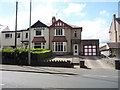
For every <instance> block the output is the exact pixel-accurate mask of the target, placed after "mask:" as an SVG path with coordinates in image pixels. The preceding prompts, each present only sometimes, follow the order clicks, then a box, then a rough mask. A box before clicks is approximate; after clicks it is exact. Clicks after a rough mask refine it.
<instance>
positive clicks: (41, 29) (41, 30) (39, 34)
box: [35, 27, 44, 36]
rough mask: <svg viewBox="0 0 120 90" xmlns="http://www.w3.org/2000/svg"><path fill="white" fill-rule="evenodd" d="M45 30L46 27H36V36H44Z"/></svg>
mask: <svg viewBox="0 0 120 90" xmlns="http://www.w3.org/2000/svg"><path fill="white" fill-rule="evenodd" d="M43 31H44V28H43V27H41V28H36V29H35V35H36V36H43Z"/></svg>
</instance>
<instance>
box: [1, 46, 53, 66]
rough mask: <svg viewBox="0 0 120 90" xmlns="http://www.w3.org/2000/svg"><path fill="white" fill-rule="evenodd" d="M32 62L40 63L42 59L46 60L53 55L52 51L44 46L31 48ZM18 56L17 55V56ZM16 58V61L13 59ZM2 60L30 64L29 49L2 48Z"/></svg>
mask: <svg viewBox="0 0 120 90" xmlns="http://www.w3.org/2000/svg"><path fill="white" fill-rule="evenodd" d="M15 52H16V53H15ZM30 53H31V63H32V64H39V63H40V62H41V61H43V60H46V59H47V58H50V57H52V51H51V50H46V49H42V48H37V49H31V50H30ZM15 56H16V57H15ZM14 58H15V59H16V61H13V60H14ZM2 60H3V63H6V62H7V63H10V62H11V63H12V62H14V63H15V62H16V63H17V64H25V65H26V64H28V49H24V48H20V49H16V50H14V49H11V48H7V49H3V50H2Z"/></svg>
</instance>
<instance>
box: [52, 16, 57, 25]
mask: <svg viewBox="0 0 120 90" xmlns="http://www.w3.org/2000/svg"><path fill="white" fill-rule="evenodd" d="M54 22H56V18H55V16H53V17H52V24H53V23H54Z"/></svg>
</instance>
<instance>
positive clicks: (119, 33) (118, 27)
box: [116, 21, 120, 42]
mask: <svg viewBox="0 0 120 90" xmlns="http://www.w3.org/2000/svg"><path fill="white" fill-rule="evenodd" d="M116 30H117V42H120V24H119V23H118V22H117V21H116Z"/></svg>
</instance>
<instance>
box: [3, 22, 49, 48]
mask: <svg viewBox="0 0 120 90" xmlns="http://www.w3.org/2000/svg"><path fill="white" fill-rule="evenodd" d="M30 30H31V48H45V49H48V48H49V28H48V26H47V25H45V24H43V23H42V22H40V21H39V20H38V21H37V22H36V23H35V24H33V25H32V26H31V29H30ZM2 37H3V38H2V44H3V48H6V47H12V48H14V47H15V31H2ZM28 41H29V28H28V29H26V30H18V31H17V47H18V48H19V47H24V48H27V47H28Z"/></svg>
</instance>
